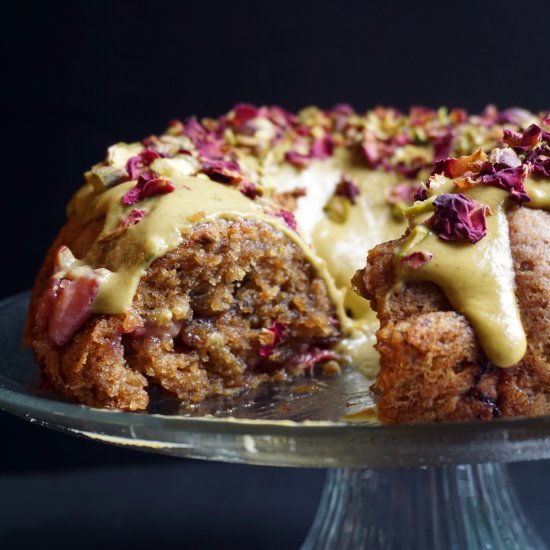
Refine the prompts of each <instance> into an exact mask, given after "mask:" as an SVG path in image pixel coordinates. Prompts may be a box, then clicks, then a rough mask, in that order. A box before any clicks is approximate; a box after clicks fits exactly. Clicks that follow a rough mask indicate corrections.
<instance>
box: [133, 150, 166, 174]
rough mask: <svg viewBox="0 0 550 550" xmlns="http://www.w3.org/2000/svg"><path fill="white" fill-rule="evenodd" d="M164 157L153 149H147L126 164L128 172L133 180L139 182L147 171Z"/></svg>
mask: <svg viewBox="0 0 550 550" xmlns="http://www.w3.org/2000/svg"><path fill="white" fill-rule="evenodd" d="M161 156H162V155H161V154H160V153H158V152H157V151H153V150H152V149H145V150H143V151H142V152H141V153H139V154H138V155H136V156H135V157H131V158H129V159H128V162H126V172H128V175H129V176H130V179H131V180H137V179H138V177H139V176H140V175H141V174H142V173H143V172H144V171H145V170H146V169H147V167H148V166H149V165H150V164H151V163H152V162H153V161H154V160H156V159H158V158H160V157H161Z"/></svg>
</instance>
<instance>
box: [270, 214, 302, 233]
mask: <svg viewBox="0 0 550 550" xmlns="http://www.w3.org/2000/svg"><path fill="white" fill-rule="evenodd" d="M273 215H274V216H277V217H278V218H282V219H283V220H284V222H285V223H286V224H287V225H288V227H290V229H292V230H293V231H296V228H297V225H296V218H295V217H294V214H293V213H292V212H289V211H288V210H279V211H278V212H273Z"/></svg>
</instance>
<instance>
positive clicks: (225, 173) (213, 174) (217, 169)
mask: <svg viewBox="0 0 550 550" xmlns="http://www.w3.org/2000/svg"><path fill="white" fill-rule="evenodd" d="M202 171H203V172H204V173H205V174H206V175H207V176H208V177H210V178H211V179H213V180H214V181H217V182H220V183H232V184H234V183H239V182H240V181H242V179H243V174H242V172H241V167H240V166H239V165H238V163H237V162H235V161H233V160H205V161H203V163H202Z"/></svg>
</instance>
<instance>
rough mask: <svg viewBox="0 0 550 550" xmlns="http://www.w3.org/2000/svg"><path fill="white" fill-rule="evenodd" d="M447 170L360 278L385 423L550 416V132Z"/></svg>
mask: <svg viewBox="0 0 550 550" xmlns="http://www.w3.org/2000/svg"><path fill="white" fill-rule="evenodd" d="M548 122H549V121H548V120H546V121H545V124H544V125H542V128H541V127H540V126H537V125H532V126H530V127H529V128H528V129H527V130H526V131H525V132H523V133H518V132H514V131H510V130H505V131H504V141H505V145H503V146H502V147H500V148H495V149H493V150H492V151H491V152H490V153H489V154H488V155H487V154H485V153H483V152H482V151H478V152H475V153H474V154H472V155H469V156H463V157H459V158H454V159H452V158H449V159H447V160H444V161H441V162H438V163H437V164H436V167H435V170H434V173H433V174H432V176H431V177H430V179H429V180H428V182H427V184H426V185H425V186H423V187H422V188H420V189H419V191H418V193H417V199H418V200H417V201H416V202H415V203H414V205H413V206H411V207H410V208H408V209H407V210H406V215H407V218H408V222H409V229H408V230H407V232H406V234H405V235H404V236H403V237H401V238H400V239H398V240H394V241H389V242H386V243H383V244H380V245H378V246H376V247H375V248H374V249H372V250H371V251H370V252H369V254H368V259H367V266H366V267H365V268H364V269H362V270H359V271H358V272H357V273H356V275H355V277H354V279H353V283H354V285H355V288H356V290H357V292H358V293H359V294H360V295H362V296H363V297H365V298H367V299H369V300H370V303H371V305H372V307H373V308H374V309H375V310H376V312H377V315H378V318H379V320H380V329H379V330H378V332H377V344H376V347H377V349H378V351H379V353H380V356H381V359H380V372H379V374H378V377H377V379H376V382H375V385H374V391H375V392H376V393H377V395H378V407H379V416H380V419H381V420H382V421H383V422H387V423H403V422H424V421H431V420H468V419H476V418H481V419H491V418H494V417H498V416H518V415H544V414H550V213H549V212H548V210H549V209H550V134H549V133H548V132H547V131H546V130H544V129H543V128H544V127H547V124H548Z"/></svg>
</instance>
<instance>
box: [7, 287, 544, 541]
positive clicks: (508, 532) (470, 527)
mask: <svg viewBox="0 0 550 550" xmlns="http://www.w3.org/2000/svg"><path fill="white" fill-rule="evenodd" d="M27 303H28V294H21V295H18V296H14V297H12V298H9V299H7V300H4V301H3V302H0V355H1V357H2V359H3V360H2V361H0V409H2V410H5V411H8V412H11V413H13V414H16V415H18V416H21V417H22V418H25V419H27V420H29V421H31V422H38V423H40V424H41V425H44V426H48V427H50V428H55V429H57V430H62V431H65V432H67V433H72V434H75V435H79V436H84V437H88V438H91V439H93V440H99V441H104V442H106V443H115V444H119V445H125V446H129V447H135V448H137V449H142V450H148V451H152V452H158V453H164V454H170V455H174V456H182V457H188V458H200V459H208V460H223V461H228V462H240V463H245V464H265V465H267V464H269V465H272V466H309V467H311V466H316V467H325V468H327V467H328V468H336V467H340V468H342V467H346V468H345V469H332V470H330V471H329V474H328V478H327V482H326V486H325V489H324V493H323V496H322V498H321V502H320V505H319V509H318V512H317V516H316V518H315V521H314V523H313V526H312V528H311V531H310V533H309V535H308V537H307V539H306V541H305V542H304V546H303V550H314V549H315V550H332V549H334V550H348V549H353V550H360V549H363V548H366V549H368V550H377V549H384V550H390V549H399V550H402V549H403V550H432V549H433V550H449V549H450V550H455V549H456V550H472V549H476V550H477V549H483V550H501V549H502V550H515V549H517V550H520V549H521V550H535V549H536V550H541V549H544V548H545V546H544V544H543V543H542V542H541V541H540V540H539V539H538V537H537V536H536V534H535V533H534V532H533V530H532V528H531V526H530V525H529V523H528V521H526V519H525V517H524V515H523V513H522V511H521V508H520V505H519V502H518V500H517V498H516V497H515V495H514V492H513V489H512V486H511V482H510V480H509V478H508V475H507V472H506V468H505V466H501V465H500V462H511V461H514V460H536V459H542V458H550V416H546V417H539V418H523V419H501V420H498V421H493V422H488V423H486V422H464V423H457V424H436V423H434V424H427V425H412V426H407V425H403V426H380V425H370V424H368V423H360V424H357V425H353V424H350V423H347V422H342V421H341V420H342V417H343V415H345V414H348V413H350V412H354V411H353V410H349V409H348V405H349V404H353V406H354V407H355V409H356V410H359V411H360V410H362V409H364V408H365V407H368V406H369V405H370V404H371V402H370V398H369V392H368V387H369V381H368V380H367V379H366V378H365V377H363V376H362V375H360V374H359V373H358V372H357V371H355V370H350V371H347V372H344V373H343V374H342V376H339V377H337V378H336V379H334V380H333V381H332V382H331V383H329V382H323V383H321V384H319V385H317V386H316V387H311V388H310V390H315V391H304V382H303V381H298V384H299V386H298V388H294V387H293V386H292V385H290V386H284V385H277V387H275V388H271V389H270V388H269V386H264V387H261V388H260V390H261V391H260V393H258V394H254V395H248V394H247V395H244V396H242V399H241V400H240V401H238V400H232V402H231V403H230V405H231V407H229V408H228V404H224V403H218V402H216V401H215V402H212V403H204V404H203V406H202V407H201V408H199V409H198V410H196V411H195V412H194V414H195V418H193V417H192V416H188V413H187V412H186V414H185V415H184V414H182V412H181V411H179V410H177V409H176V410H173V409H172V408H162V407H160V405H159V407H160V408H158V410H155V411H150V412H151V413H152V412H154V413H156V414H133V413H123V412H116V411H106V410H99V409H93V408H89V407H82V406H79V405H75V404H72V403H66V402H62V401H59V400H57V399H56V398H55V396H46V395H42V394H38V393H37V391H36V389H35V388H36V387H38V386H37V385H36V384H33V383H31V381H32V380H33V379H35V378H36V376H37V374H38V372H37V369H36V366H35V365H34V362H33V360H32V357H31V355H30V353H28V352H27V353H26V354H23V353H21V351H20V342H21V338H22V330H23V326H24V320H25V316H26V311H27ZM311 383H312V382H311ZM311 383H310V385H311ZM297 389H299V390H300V391H295V390H297ZM306 389H307V388H306ZM262 392H263V393H262ZM281 403H283V404H285V405H287V406H285V407H278V406H276V405H277V404H281ZM289 403H290V404H291V405H292V406H291V407H290V406H288V404H289ZM163 406H169V407H171V406H170V405H166V404H164V405H163ZM223 411H225V412H223ZM222 413H223V414H225V416H229V418H224V417H223V416H220V415H221V414H222ZM304 421H305V422H304ZM460 462H462V463H464V464H468V463H472V462H476V463H481V462H484V464H479V465H462V466H460V465H459V466H456V465H451V464H450V463H460ZM496 462H499V464H496ZM418 465H433V466H432V467H425V466H423V467H416V468H414V467H413V466H418ZM366 467H370V468H377V469H366ZM399 467H400V468H399ZM352 468H356V469H352Z"/></svg>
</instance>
